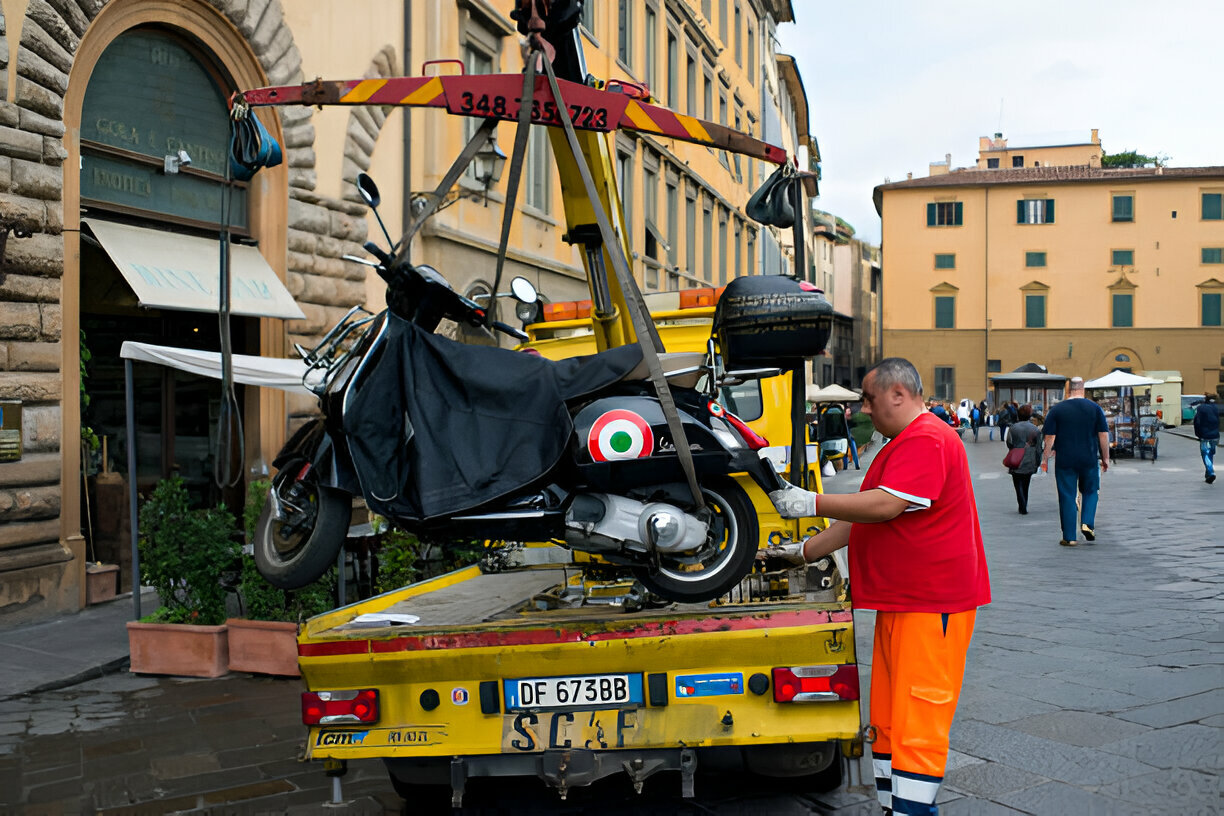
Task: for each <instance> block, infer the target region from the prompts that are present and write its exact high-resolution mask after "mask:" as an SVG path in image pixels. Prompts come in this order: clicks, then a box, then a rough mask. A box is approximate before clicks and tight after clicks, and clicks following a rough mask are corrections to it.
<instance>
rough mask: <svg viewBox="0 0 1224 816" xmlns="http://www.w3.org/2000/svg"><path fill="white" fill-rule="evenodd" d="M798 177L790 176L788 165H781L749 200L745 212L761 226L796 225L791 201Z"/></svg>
mask: <svg viewBox="0 0 1224 816" xmlns="http://www.w3.org/2000/svg"><path fill="white" fill-rule="evenodd" d="M798 183H799V179H798V177H797V176H794V175H789V174H788V168H787V166H786V165H781V166H779V167H778V169H777V170H775V171H774V172H773V175H772V176H770V177H769V178H767V179H765V183H764V184H762V185H761V187H760V189H758V190H757V191H756V192H755V193H753V194H752V198H750V199H748V204H747V206H745V207H744V212H745V213H747V214H748V217H749V218H751V219H752V220H754V221H756V222H757V223H759V224H771V225H773V226H775V227H792V226H794V224H795V207H794V204H793V203H792V201H791V185H793V184H798Z"/></svg>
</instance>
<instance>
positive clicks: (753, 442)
mask: <svg viewBox="0 0 1224 816" xmlns="http://www.w3.org/2000/svg"><path fill="white" fill-rule="evenodd" d="M723 419H725V420H727V421H728V422H730V423H731V426H732V427H733V428H735V430H737V431H739V433H740V436H742V437H744V442H745V444H747V445H748V449H749V450H760V449H761V448H768V447H769V440H768V439H766V438H765V437H763V436H761V435H760V434H759V433H757V432H756V431H754V430H752V429H751V428H749V427H748V424H747V423H746V422H744V420H742V419H740V418H739V417H737V416H736V415H735V414H733V413H731V412H730V411H727V412H726V413H725V414H723Z"/></svg>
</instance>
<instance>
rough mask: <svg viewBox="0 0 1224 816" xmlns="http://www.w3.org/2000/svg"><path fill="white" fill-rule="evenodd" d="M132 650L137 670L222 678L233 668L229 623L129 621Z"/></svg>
mask: <svg viewBox="0 0 1224 816" xmlns="http://www.w3.org/2000/svg"><path fill="white" fill-rule="evenodd" d="M127 630H128V649H129V651H130V653H131V656H132V668H131V670H132V671H133V672H136V673H137V674H175V675H181V676H184V677H220V676H221V675H223V674H226V673H227V672H228V671H229V642H228V640H226V636H225V624H221V625H220V626H192V625H190V624H186V623H140V622H139V621H128V625H127Z"/></svg>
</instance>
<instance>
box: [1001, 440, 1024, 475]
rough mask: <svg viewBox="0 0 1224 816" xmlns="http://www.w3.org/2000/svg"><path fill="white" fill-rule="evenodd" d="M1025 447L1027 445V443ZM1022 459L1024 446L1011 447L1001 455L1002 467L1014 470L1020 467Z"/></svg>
mask: <svg viewBox="0 0 1224 816" xmlns="http://www.w3.org/2000/svg"><path fill="white" fill-rule="evenodd" d="M1025 447H1028V446H1027V445H1026V446H1025ZM1022 461H1024V448H1012V449H1011V450H1009V451H1008V452H1007V455H1006V456H1004V457H1003V467H1005V468H1007V469H1008V470H1015V469H1016V468H1018V467H1020V463H1021V462H1022Z"/></svg>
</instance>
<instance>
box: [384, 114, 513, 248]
mask: <svg viewBox="0 0 1224 816" xmlns="http://www.w3.org/2000/svg"><path fill="white" fill-rule="evenodd" d="M496 126H497V120H496V119H486V120H484V122H482V123H481V124H480V127H478V128H477V129H476V132H475V133H473V134H472V138H471V139H469V140H468V143H467V146H466V147H464V148H463V152H461V153H460V154H459V157H458V158H456V159H455V163H454V164H452V165H451V168H450V170H447V171H446V175H445V176H443V177H442V181H441V182H439V183H438V186H437V187H436V188H435V189H434V191H433V192H432V193H430V194H429V204H428V206H426V207H425V209H424V210H423V211H422V212H421V214H420V215H418V216H417V217H416V218H414V219H412V223H410V224H409V225H408V229H406V230H404V237H403V238H401V239H400V245H401V246H403V247H405V248H407V246H408V245H409V244H410V243H412V236H414V235H416V233H417V230H419V229H420V228H421V225H422V224H424V223H425V220H426V219H427V218H429V216H431V215H433V214H434V211H435V210H437V209H438V205H439V204H441V203H442V200H443V199H444V198H446V194H447V193H449V192H450V188H451V187H454V186H455V182H456V181H458V180H459V176H461V175H462V174H463V171H464V170H466V169H467V166H468V165H469V164H471V163H472V159H473V158H474V157H475V156H476V153H477V152H478V151H479V150H480V148H482V147H484V143H485V142H486V141H487V140H488V138H489V134H491V133H492V132H493V128H494V127H496Z"/></svg>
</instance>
